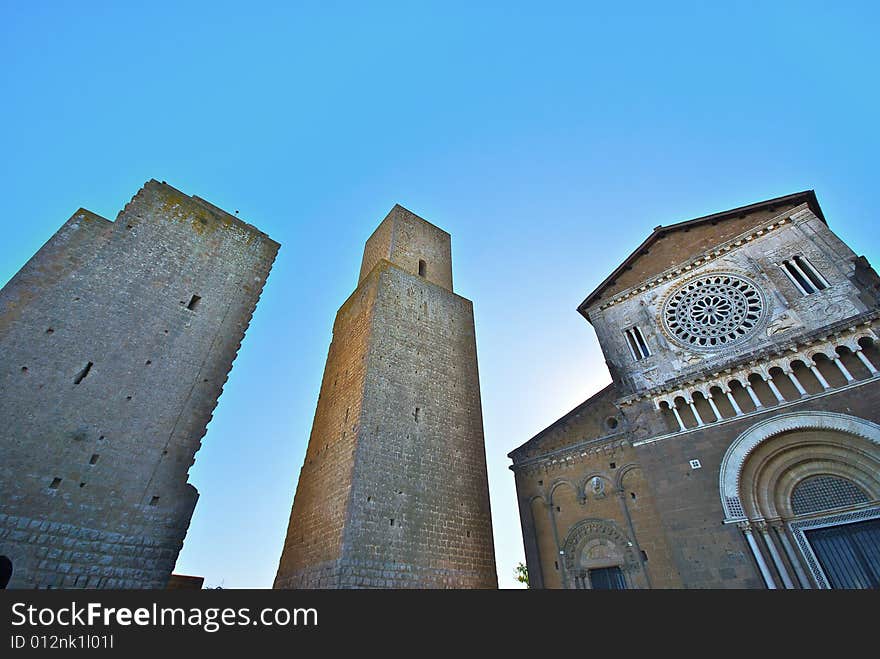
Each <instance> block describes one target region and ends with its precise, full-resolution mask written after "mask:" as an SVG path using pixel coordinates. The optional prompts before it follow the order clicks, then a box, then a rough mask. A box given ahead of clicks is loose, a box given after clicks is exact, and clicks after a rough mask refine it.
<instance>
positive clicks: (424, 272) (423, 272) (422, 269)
mask: <svg viewBox="0 0 880 659" xmlns="http://www.w3.org/2000/svg"><path fill="white" fill-rule="evenodd" d="M427 276H428V264H427V263H425V262H424V261H423V260H422V259H419V277H427Z"/></svg>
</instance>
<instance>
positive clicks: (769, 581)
mask: <svg viewBox="0 0 880 659" xmlns="http://www.w3.org/2000/svg"><path fill="white" fill-rule="evenodd" d="M737 526H739V530H740V531H742V532H743V535H744V536H745V537H746V542H747V543H748V545H749V549H751V550H752V556H754V557H755V561H756V562H757V563H758V570H759V571H760V572H761V577H763V579H764V583H765V584H766V586H767V588H768V589H770V590H776V582H775V581H774V580H773V574H771V572H770V568H769V567H767V563H766V562H765V561H764V555H763V554H762V553H761V548H760V547H758V542H757V541H756V540H755V535H754V533H752V527H751V524H749V522H740V523H739V524H737Z"/></svg>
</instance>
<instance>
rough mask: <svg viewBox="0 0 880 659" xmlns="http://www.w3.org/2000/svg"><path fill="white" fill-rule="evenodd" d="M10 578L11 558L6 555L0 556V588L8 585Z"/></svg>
mask: <svg viewBox="0 0 880 659" xmlns="http://www.w3.org/2000/svg"><path fill="white" fill-rule="evenodd" d="M10 579H12V560H10V558H9V557H8V556H0V590H3V589H4V588H6V586H8V585H9V580H10Z"/></svg>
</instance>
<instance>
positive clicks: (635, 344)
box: [626, 327, 651, 361]
mask: <svg viewBox="0 0 880 659" xmlns="http://www.w3.org/2000/svg"><path fill="white" fill-rule="evenodd" d="M626 343H627V345H628V346H629V350H630V352H631V353H632V356H633V359H635V360H636V361H638V360H640V359H644V358H645V357H650V356H651V351H650V350H648V343H647V342H646V341H645V337H644V336H642V332H641V330H639V328H638V327H631V328H629V329H628V330H626Z"/></svg>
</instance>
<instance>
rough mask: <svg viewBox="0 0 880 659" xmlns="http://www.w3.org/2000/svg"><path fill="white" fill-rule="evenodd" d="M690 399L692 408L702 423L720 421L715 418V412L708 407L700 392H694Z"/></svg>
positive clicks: (707, 402) (704, 397)
mask: <svg viewBox="0 0 880 659" xmlns="http://www.w3.org/2000/svg"><path fill="white" fill-rule="evenodd" d="M691 398H692V399H693V401H694V407H695V408H696V410H697V413H698V414H699V415H700V418H701V419H702V420H703V423H715V422H716V421H721V419H719V418H718V417H717V416H716V414H715V412H713V411H712V406H711V405H709V401H708V400H706V396H705V394H703V392H702V391H694V392H693V393H692V394H691Z"/></svg>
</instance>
